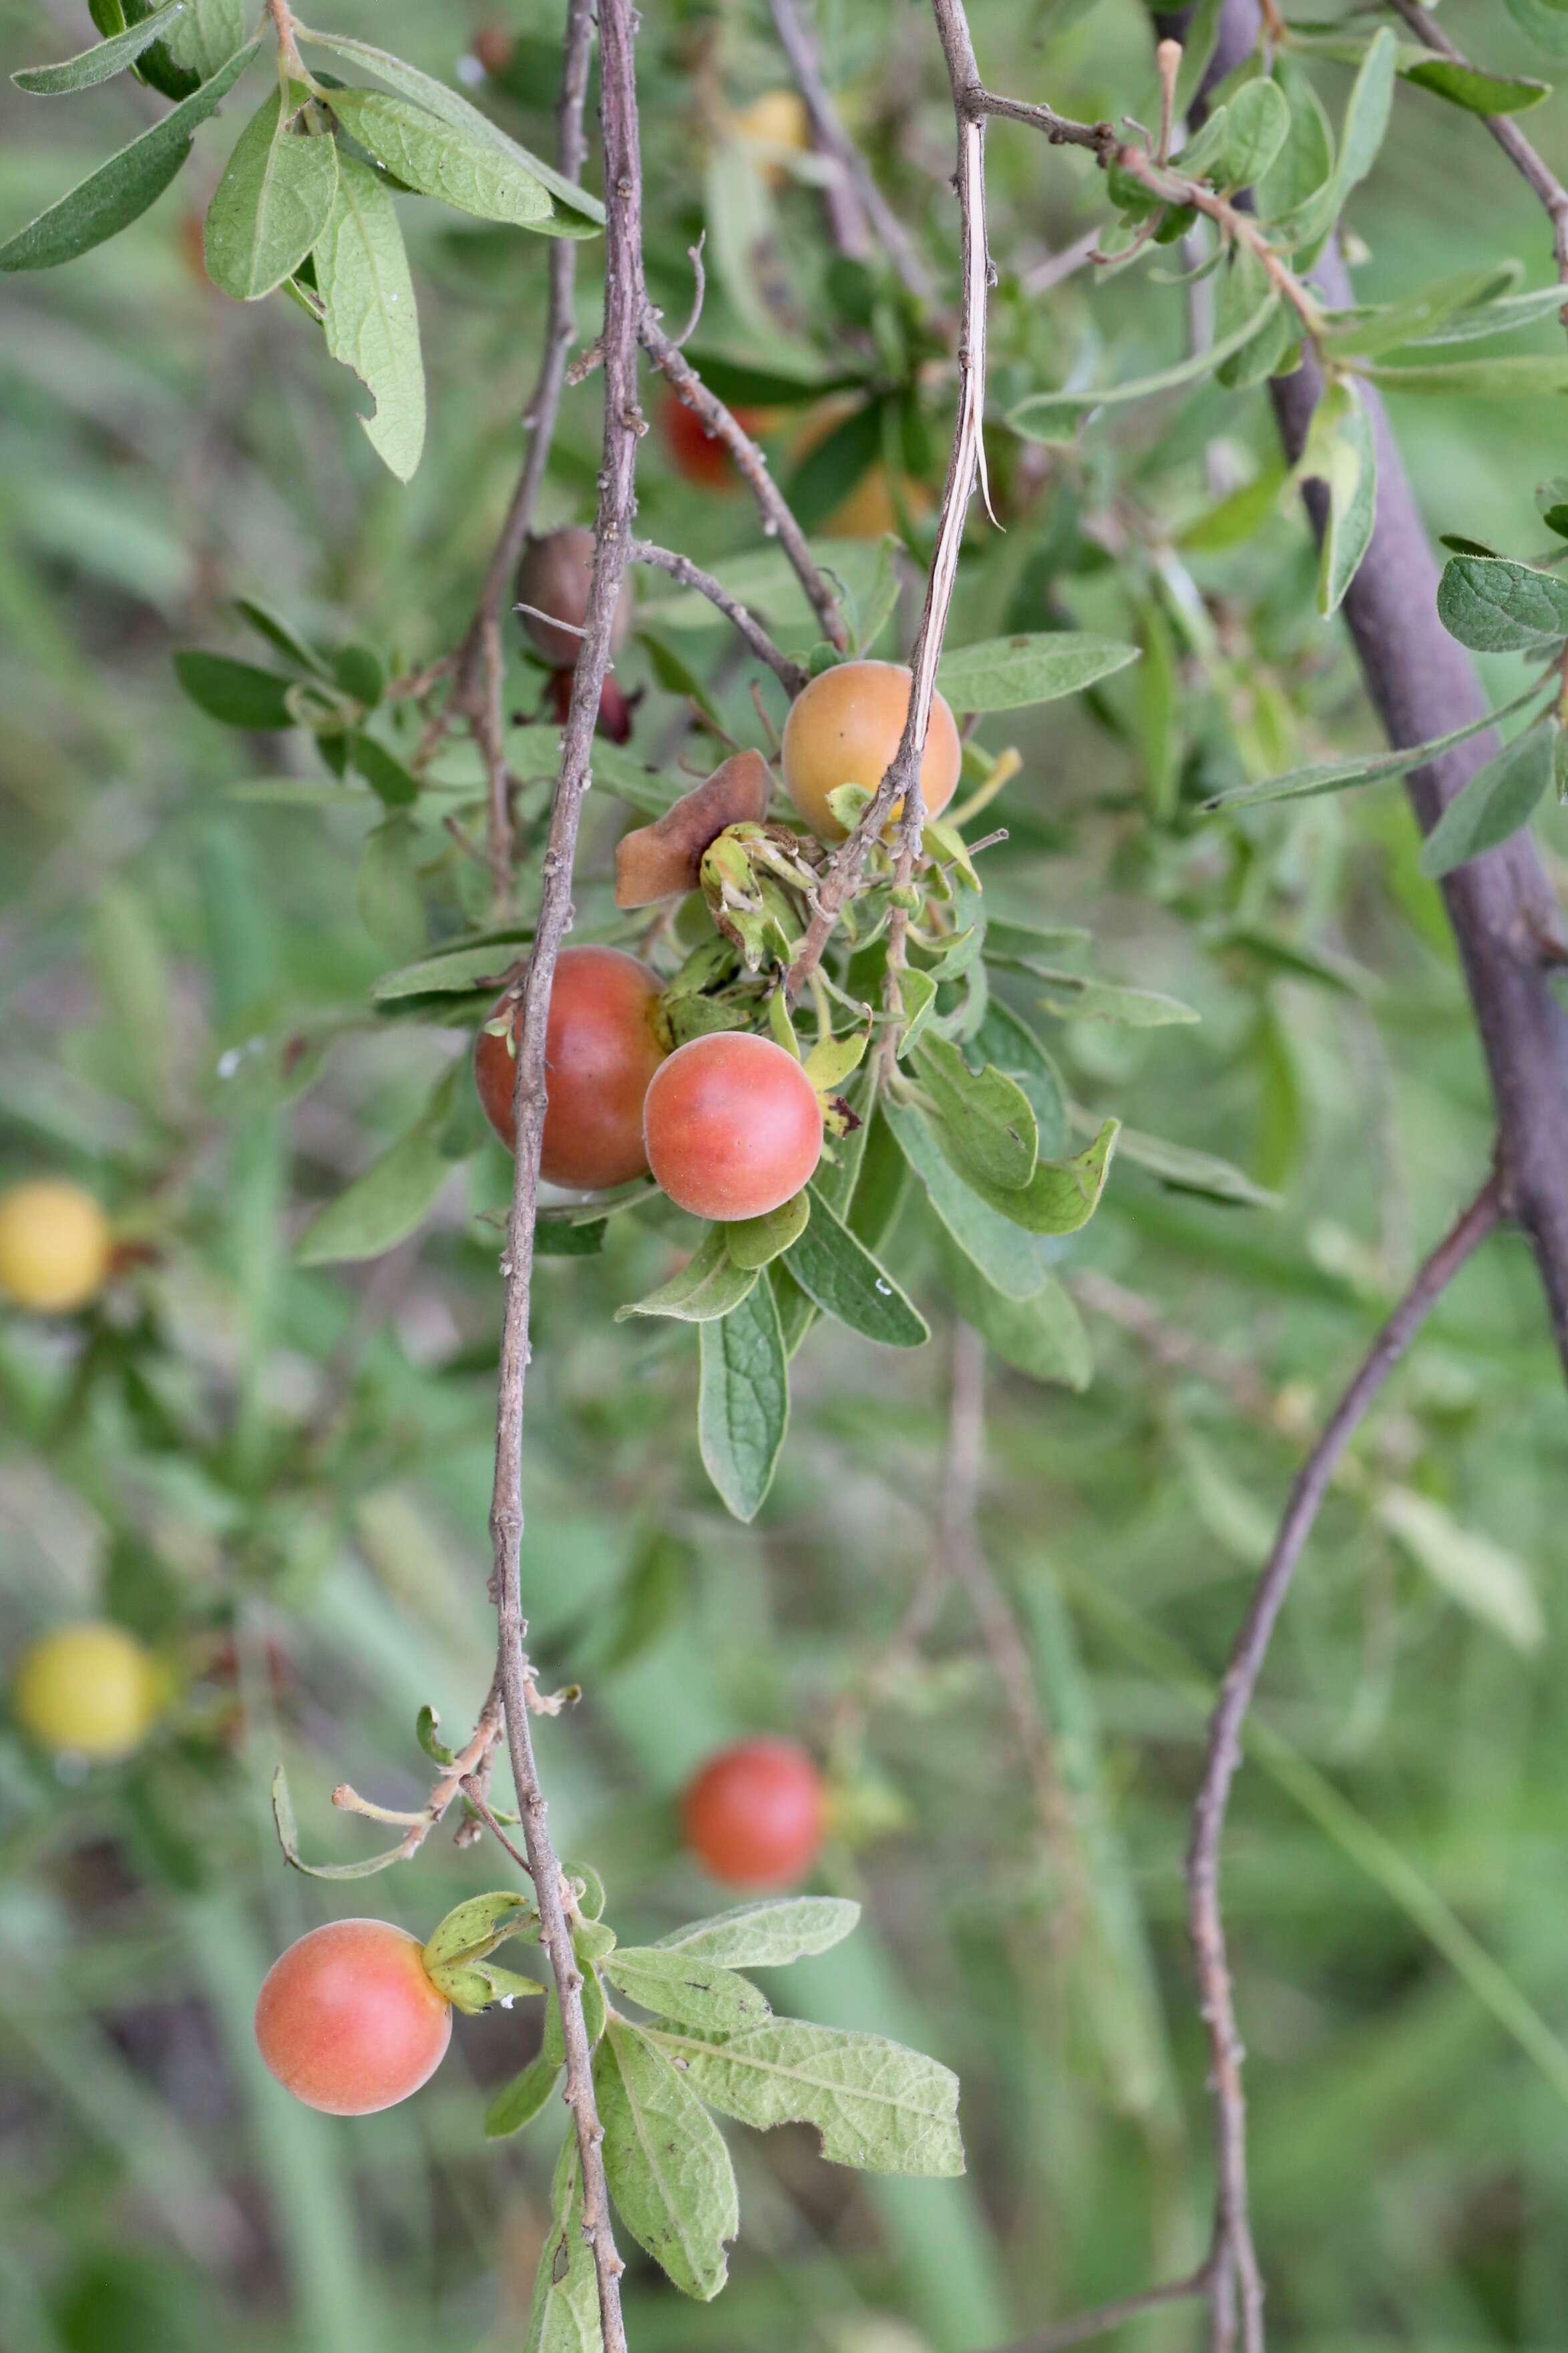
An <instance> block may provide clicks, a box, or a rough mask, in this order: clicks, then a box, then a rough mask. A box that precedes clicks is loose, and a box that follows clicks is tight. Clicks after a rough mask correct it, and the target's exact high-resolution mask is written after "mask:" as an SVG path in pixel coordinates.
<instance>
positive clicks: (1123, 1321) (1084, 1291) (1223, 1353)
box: [1070, 1266, 1274, 1423]
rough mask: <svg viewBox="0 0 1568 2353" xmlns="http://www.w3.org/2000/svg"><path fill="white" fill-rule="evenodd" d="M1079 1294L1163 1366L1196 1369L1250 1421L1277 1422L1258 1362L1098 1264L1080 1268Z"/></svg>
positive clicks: (1075, 1287)
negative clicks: (1174, 1319) (1177, 1318)
mask: <svg viewBox="0 0 1568 2353" xmlns="http://www.w3.org/2000/svg"><path fill="white" fill-rule="evenodd" d="M1070 1285H1071V1289H1072V1292H1073V1294H1074V1296H1075V1297H1076V1298H1077V1299H1079V1301H1080V1302H1081V1303H1082V1304H1083V1305H1084V1306H1085V1307H1087V1308H1088V1309H1089V1313H1090V1314H1095V1315H1103V1316H1105V1317H1106V1318H1107V1319H1108V1321H1109V1322H1110V1323H1112V1324H1119V1325H1120V1326H1121V1329H1122V1331H1124V1332H1128V1333H1131V1335H1132V1337H1133V1339H1135V1340H1136V1341H1138V1343H1139V1344H1140V1345H1141V1346H1142V1347H1144V1348H1146V1349H1147V1351H1148V1353H1149V1355H1150V1356H1152V1358H1153V1360H1154V1362H1155V1363H1156V1364H1157V1365H1161V1366H1164V1367H1165V1368H1166V1369H1167V1370H1169V1371H1171V1372H1177V1373H1191V1374H1193V1375H1194V1376H1195V1377H1196V1378H1197V1379H1199V1380H1202V1381H1207V1382H1208V1383H1209V1385H1210V1386H1211V1388H1217V1389H1220V1390H1222V1391H1223V1392H1224V1394H1225V1395H1226V1397H1228V1398H1229V1399H1230V1401H1231V1403H1232V1404H1233V1405H1234V1406H1235V1408H1236V1409H1237V1412H1238V1413H1241V1414H1245V1415H1246V1416H1247V1419H1249V1420H1255V1421H1256V1420H1263V1421H1268V1422H1270V1423H1271V1422H1272V1420H1273V1418H1274V1398H1273V1392H1272V1391H1271V1390H1270V1388H1269V1386H1268V1382H1267V1381H1266V1380H1265V1379H1264V1378H1263V1376H1262V1375H1261V1373H1259V1372H1258V1368H1257V1366H1255V1365H1252V1364H1250V1363H1249V1362H1248V1361H1247V1358H1246V1357H1245V1356H1234V1355H1232V1353H1231V1352H1230V1350H1229V1349H1226V1348H1215V1347H1211V1346H1210V1345H1209V1343H1208V1342H1207V1341H1206V1340H1200V1339H1199V1338H1198V1336H1197V1335H1196V1334H1195V1333H1193V1332H1184V1331H1183V1330H1182V1329H1181V1327H1180V1325H1178V1324H1172V1323H1171V1322H1170V1321H1169V1320H1168V1319H1167V1318H1166V1317H1165V1316H1164V1315H1163V1314H1161V1312H1160V1310H1159V1309H1158V1308H1157V1307H1156V1306H1155V1305H1154V1304H1153V1303H1152V1301H1151V1300H1147V1299H1143V1298H1142V1297H1140V1295H1139V1293H1137V1292H1135V1291H1129V1290H1128V1289H1127V1288H1126V1286H1125V1285H1124V1284H1122V1283H1120V1282H1112V1280H1111V1278H1110V1275H1108V1274H1101V1273H1100V1271H1099V1269H1098V1268H1096V1267H1088V1266H1086V1267H1079V1268H1078V1269H1077V1270H1076V1271H1074V1272H1073V1274H1072V1275H1071V1277H1070Z"/></svg>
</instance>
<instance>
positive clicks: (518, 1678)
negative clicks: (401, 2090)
mask: <svg viewBox="0 0 1568 2353" xmlns="http://www.w3.org/2000/svg"><path fill="white" fill-rule="evenodd" d="M598 20H599V43H600V59H601V80H602V93H601V98H600V115H601V120H602V122H603V126H604V141H605V210H606V221H605V325H604V351H605V372H604V375H605V436H604V454H603V459H602V463H601V468H600V474H599V504H598V513H597V517H596V519H595V534H594V536H595V546H594V566H593V575H592V579H591V583H590V587H589V596H588V612H587V621H586V630H585V634H584V639H583V646H582V650H581V652H580V653H579V655H578V657H577V664H576V669H575V670H574V675H573V681H572V700H571V703H570V706H569V709H568V712H567V716H566V725H565V730H564V733H563V741H562V754H561V770H560V775H559V777H558V780H557V783H556V786H555V796H554V800H553V802H552V807H551V813H550V831H549V838H548V840H547V842H546V845H545V848H544V851H543V854H542V859H541V861H540V871H541V881H542V895H541V899H540V907H539V918H538V923H537V927H536V930H535V934H534V943H533V949H532V953H531V957H530V961H529V967H528V974H527V977H526V980H525V982H524V984H523V989H522V1001H521V1034H520V1036H519V1039H518V1049H517V1078H516V1082H515V1086H514V1092H513V1097H512V1113H513V1120H514V1123H515V1126H514V1137H513V1141H514V1145H515V1151H516V1159H515V1164H514V1170H513V1177H512V1194H511V1212H510V1219H509V1222H508V1227H507V1247H506V1258H505V1261H504V1265H505V1272H506V1310H505V1315H504V1318H503V1322H502V1330H501V1349H500V1397H499V1400H498V1406H497V1415H496V1471H495V1491H494V1495H493V1498H492V1501H491V1505H490V1535H491V1540H492V1544H493V1546H494V1556H495V1567H494V1575H493V1585H494V1592H495V1599H496V1603H497V1608H498V1612H499V1616H500V1683H501V1692H502V1695H503V1697H504V1700H505V1703H506V1731H507V1746H508V1750H509V1753H510V1757H511V1766H512V1776H513V1778H514V1780H515V1782H516V1785H517V1796H518V1806H519V1810H520V1812H521V1820H522V1835H523V1844H524V1847H525V1848H526V1850H527V1854H528V1862H529V1868H530V1870H531V1873H532V1874H533V1882H534V1886H535V1890H536V1893H537V1896H538V1902H539V1915H540V1930H541V1936H542V1942H543V1945H544V1948H545V1951H546V1952H547V1953H548V1954H549V1957H550V1966H551V1969H552V1975H553V1977H554V1980H555V1987H556V1992H557V1994H558V1997H559V2000H560V2009H561V2024H562V2033H563V2040H564V2042H565V2047H566V2094H565V2096H566V2099H567V2102H568V2105H570V2106H571V2109H572V2113H573V2119H574V2125H575V2128H576V2135H577V2147H578V2153H579V2157H580V2159H581V2165H582V2181H583V2230H584V2236H585V2237H586V2238H587V2240H588V2241H589V2242H590V2244H591V2246H592V2249H593V2256H594V2267H595V2274H596V2278H597V2283H598V2291H599V2316H600V2327H601V2335H602V2339H603V2345H604V2353H626V2330H625V2326H624V2324H623V2321H622V2318H621V2302H620V2274H621V2272H622V2269H623V2268H624V2266H623V2265H622V2263H621V2259H620V2256H619V2255H618V2254H617V2253H616V2242H615V2236H614V2232H613V2230H612V2227H611V2221H610V2205H609V2194H608V2190H607V2189H606V2186H605V2164H604V2155H603V2150H602V2147H601V2143H602V2141H603V2138H604V2132H603V2127H602V2126H601V2125H600V2123H599V2118H598V2113H597V2108H596V2106H595V2097H594V2077H593V2060H592V2052H591V2050H590V2046H589V2042H588V2035H587V2029H586V2026H585V2024H584V2017H583V1979H582V1974H581V1971H580V1970H579V1968H578V1966H577V1961H576V1957H575V1955H574V1950H573V1945H572V1933H571V1925H570V1922H569V1919H568V1916H567V1908H566V1906H567V1891H566V1889H565V1887H564V1884H563V1879H562V1874H561V1866H560V1863H559V1861H558V1860H557V1857H556V1854H555V1850H554V1847H553V1845H552V1841H551V1837H550V1831H549V1826H548V1822H547V1819H546V1807H545V1801H544V1796H543V1792H542V1789H541V1788H540V1783H539V1773H538V1768H537V1767H536V1765H535V1762H534V1754H533V1734H532V1728H531V1724H530V1720H529V1702H528V1685H529V1680H530V1678H529V1671H528V1662H527V1654H526V1652H525V1651H524V1648H523V1643H524V1639H525V1635H526V1631H527V1629H526V1625H525V1622H524V1619H523V1614H522V1595H521V1549H522V1526H523V1516H522V1413H523V1396H524V1385H525V1381H526V1377H527V1369H528V1357H529V1313H530V1307H531V1293H532V1276H533V1225H534V1215H535V1210H536V1208H537V1204H538V1194H539V1157H540V1145H541V1142H542V1134H543V1127H544V1113H545V1107H546V1073H545V1060H544V1040H545V1031H546V1025H547V1023H548V1020H549V1013H550V993H551V988H552V984H553V980H554V976H555V965H556V960H557V958H558V956H559V955H560V952H561V945H562V942H563V938H564V936H565V934H566V931H567V928H568V926H569V925H570V923H571V920H572V887H573V864H574V856H575V852H576V846H577V829H578V823H579V819H580V817H581V814H582V807H583V797H584V793H585V792H586V790H587V787H588V782H589V763H590V759H591V756H592V752H593V742H594V726H595V720H596V718H597V716H598V710H599V692H600V689H601V687H602V686H603V684H604V680H605V671H606V670H607V668H608V666H609V658H610V635H611V627H612V623H613V621H614V617H615V612H616V603H617V601H618V599H619V596H620V592H621V583H622V579H623V576H624V575H625V572H626V558H627V551H628V548H629V546H630V543H631V535H632V529H631V521H632V512H633V505H634V495H635V478H636V470H637V442H638V439H639V438H640V435H641V431H642V418H641V416H640V413H639V411H638V408H637V327H638V322H639V320H640V318H641V315H642V310H643V304H644V300H645V297H644V292H643V280H642V187H641V156H640V152H639V142H638V137H637V82H636V75H635V69H634V65H633V54H632V21H633V9H632V5H631V0H599V8H598Z"/></svg>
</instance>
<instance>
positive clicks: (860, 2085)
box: [648, 2018, 963, 2175]
mask: <svg viewBox="0 0 1568 2353" xmlns="http://www.w3.org/2000/svg"><path fill="white" fill-rule="evenodd" d="M648 2040H649V2041H650V2042H654V2043H656V2044H657V2045H658V2048H659V2049H660V2050H661V2051H663V2052H666V2053H667V2054H668V2057H670V2058H671V2059H673V2060H679V2061H681V2062H683V2063H684V2067H685V2074H684V2078H683V2080H684V2081H685V2082H686V2083H687V2084H689V2086H690V2088H691V2090H692V2091H694V2092H695V2093H696V2094H698V2095H699V2097H700V2098H701V2099H704V2100H706V2101H707V2102H708V2103H709V2105H710V2106H712V2107H715V2108H719V2109H721V2111H722V2112H723V2114H724V2115H725V2116H734V2117H736V2118H737V2119H738V2121H739V2122H740V2123H742V2124H743V2125H752V2126H755V2127H756V2129H757V2130H758V2131H763V2132H765V2131H766V2130H767V2129H768V2128H769V2127H770V2126H773V2125H782V2124H808V2125H815V2126H816V2129H817V2131H818V2133H819V2134H820V2135H821V2138H822V2154H823V2156H824V2157H825V2158H827V2159H828V2161H829V2163H830V2164H833V2165H853V2166H858V2167H860V2168H862V2169H863V2170H864V2171H866V2172H868V2173H905V2174H926V2175H931V2174H935V2175H952V2174H955V2173H962V2172H963V2143H962V2141H961V2140H960V2139H959V2136H958V2078H957V2076H956V2075H954V2074H953V2073H952V2072H951V2070H949V2069H948V2068H946V2067H943V2066H941V2065H939V2063H937V2061H936V2060H934V2059H927V2058H925V2057H924V2056H922V2054H921V2052H917V2051H907V2050H905V2049H904V2048H903V2046H902V2045H901V2044H900V2043H897V2042H884V2041H883V2039H882V2037H881V2036H880V2035H877V2034H847V2033H842V2032H840V2031H838V2030H837V2028H834V2027H827V2026H810V2025H806V2024H805V2023H804V2022H803V2021H801V2020H799V2019H793V2018H776V2019H770V2020H769V2021H768V2022H767V2023H766V2025H763V2026H752V2027H748V2028H747V2029H746V2031H744V2032H743V2033H741V2034H732V2035H729V2036H700V2035H696V2034H678V2033H674V2032H671V2031H668V2030H666V2029H665V2028H662V2027H658V2028H652V2029H650V2030H649V2031H648Z"/></svg>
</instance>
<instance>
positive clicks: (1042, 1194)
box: [929, 1119, 1119, 1298]
mask: <svg viewBox="0 0 1568 2353" xmlns="http://www.w3.org/2000/svg"><path fill="white" fill-rule="evenodd" d="M929 1124H930V1126H931V1133H932V1134H933V1135H934V1136H935V1138H936V1142H937V1146H938V1149H939V1150H940V1151H941V1152H942V1154H943V1155H945V1157H946V1158H947V1160H948V1162H949V1165H950V1166H952V1167H954V1168H955V1169H962V1171H963V1177H964V1181H965V1183H966V1184H968V1185H969V1187H971V1189H972V1190H973V1191H974V1192H976V1193H978V1194H979V1196H980V1198H981V1199H982V1200H983V1201H984V1203H985V1204H986V1205H987V1207H988V1208H993V1209H995V1210H997V1211H999V1212H1000V1214H1001V1215H1002V1216H1003V1217H1004V1218H1006V1219H1009V1220H1010V1221H1011V1222H1012V1223H1013V1224H1014V1225H1016V1226H1022V1227H1023V1229H1024V1230H1025V1232H1026V1233H1030V1234H1076V1233H1077V1231H1078V1229H1079V1227H1080V1226H1085V1225H1087V1224H1088V1223H1089V1219H1090V1218H1092V1217H1093V1215H1094V1213H1095V1210H1096V1209H1097V1208H1099V1206H1100V1194H1101V1193H1102V1192H1103V1191H1104V1189H1105V1179H1106V1177H1107V1176H1108V1174H1109V1173H1110V1157H1111V1154H1112V1152H1113V1151H1114V1150H1115V1147H1116V1138H1117V1135H1118V1133H1119V1127H1118V1123H1117V1122H1116V1121H1115V1120H1113V1119H1108V1120H1107V1121H1106V1123H1105V1124H1104V1126H1103V1127H1102V1128H1101V1129H1100V1133H1099V1134H1098V1135H1097V1136H1096V1137H1095V1139H1094V1142H1093V1143H1092V1144H1091V1145H1089V1146H1088V1147H1087V1148H1086V1149H1085V1150H1084V1151H1082V1152H1080V1153H1079V1154H1078V1155H1076V1157H1074V1158H1073V1159H1071V1160H1042V1161H1040V1162H1039V1163H1038V1165H1037V1167H1036V1169H1035V1173H1034V1175H1033V1176H1031V1177H1030V1179H1029V1182H1028V1183H1027V1184H1026V1185H1025V1186H1021V1187H1018V1188H1017V1189H1016V1190H1010V1189H1007V1188H1005V1187H1002V1186H1000V1185H992V1184H989V1183H987V1182H986V1181H985V1180H984V1178H983V1177H980V1176H977V1175H976V1174H975V1172H974V1170H973V1167H972V1166H965V1165H964V1164H963V1161H962V1159H961V1158H960V1156H959V1155H960V1145H959V1143H958V1139H957V1138H956V1136H955V1135H954V1134H953V1132H952V1128H951V1127H950V1126H949V1125H948V1123H947V1122H946V1121H945V1120H943V1119H931V1121H930V1123H929ZM999 1287H1002V1286H999ZM1034 1288H1035V1289H1038V1288H1039V1285H1038V1284H1037V1285H1036V1286H1035V1287H1034ZM1009 1295H1012V1294H1011V1293H1009ZM1025 1295H1026V1297H1030V1298H1032V1297H1033V1296H1034V1290H1031V1291H1030V1292H1028V1293H1026V1294H1025Z"/></svg>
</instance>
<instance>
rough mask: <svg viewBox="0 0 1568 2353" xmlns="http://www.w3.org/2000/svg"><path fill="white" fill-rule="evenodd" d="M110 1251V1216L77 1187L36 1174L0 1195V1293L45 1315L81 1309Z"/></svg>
mask: <svg viewBox="0 0 1568 2353" xmlns="http://www.w3.org/2000/svg"><path fill="white" fill-rule="evenodd" d="M113 1255H114V1242H113V1237H112V1235H111V1234H110V1229H109V1219H107V1218H106V1217H105V1216H104V1214H103V1211H102V1209H101V1208H100V1207H99V1205H98V1203H97V1202H96V1201H95V1200H94V1199H93V1198H92V1195H91V1194H90V1193H88V1192H84V1191H83V1189H82V1187H80V1186H79V1185H72V1184H70V1183H68V1181H67V1180H66V1179H65V1178H63V1177H39V1178H36V1179H34V1180H32V1181H31V1182H29V1183H26V1184H21V1185H12V1186H11V1187H8V1188H7V1190H6V1191H5V1192H4V1193H0V1293H5V1297H6V1298H8V1299H11V1300H13V1301H15V1303H16V1305H17V1306H18V1307H30V1308H33V1309H35V1310H36V1311H37V1313H38V1314H45V1315H64V1314H69V1313H70V1311H71V1310H72V1309H73V1308H77V1307H85V1306H86V1305H87V1303H88V1301H89V1299H95V1298H96V1297H97V1295H98V1293H100V1291H101V1290H102V1288H103V1285H104V1281H105V1278H106V1277H107V1275H108V1273H109V1269H110V1261H111V1260H112V1258H113Z"/></svg>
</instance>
